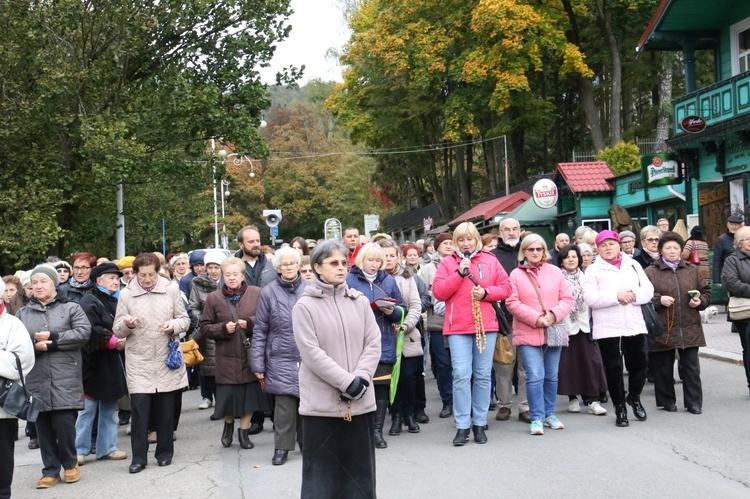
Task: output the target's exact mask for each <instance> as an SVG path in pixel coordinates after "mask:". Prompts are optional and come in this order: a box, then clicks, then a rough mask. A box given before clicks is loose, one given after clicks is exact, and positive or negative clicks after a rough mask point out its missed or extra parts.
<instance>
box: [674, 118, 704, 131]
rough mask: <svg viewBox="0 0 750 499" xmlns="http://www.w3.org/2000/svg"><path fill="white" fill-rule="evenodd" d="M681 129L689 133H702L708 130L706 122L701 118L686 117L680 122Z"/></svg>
mask: <svg viewBox="0 0 750 499" xmlns="http://www.w3.org/2000/svg"><path fill="white" fill-rule="evenodd" d="M680 128H682V130H683V131H684V132H687V133H700V132H702V131H703V130H705V129H706V120H704V119H703V118H701V117H700V116H685V117H684V118H682V119H681V120H680Z"/></svg>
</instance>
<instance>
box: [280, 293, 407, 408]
mask: <svg viewBox="0 0 750 499" xmlns="http://www.w3.org/2000/svg"><path fill="white" fill-rule="evenodd" d="M394 285H395V283H394ZM292 328H293V329H294V339H295V341H296V342H297V348H298V349H299V353H300V356H301V357H302V364H301V365H300V369H299V395H300V405H299V413H300V414H301V415H303V416H320V417H331V418H341V417H342V415H344V416H345V415H347V406H348V403H347V402H343V401H341V399H340V397H341V393H342V392H345V391H346V389H347V388H348V387H349V385H350V384H351V383H352V382H353V381H354V378H355V377H356V376H359V377H361V378H363V379H364V380H366V381H367V382H368V383H369V384H370V386H369V387H368V388H367V390H366V391H365V393H364V395H363V396H362V397H361V398H360V399H359V400H354V401H352V402H351V407H350V410H351V414H352V416H358V415H360V414H366V413H370V412H373V411H375V388H374V387H373V384H372V376H373V374H374V373H375V369H376V368H377V366H378V361H379V360H380V356H381V345H380V339H381V331H380V328H379V326H378V324H377V322H376V321H375V315H374V314H373V313H372V308H370V299H369V298H367V297H366V296H363V295H362V293H360V292H359V291H357V290H354V289H351V288H349V287H348V286H346V284H339V285H338V286H333V285H331V284H328V283H326V282H323V281H314V282H312V283H310V285H309V286H307V287H306V288H305V291H304V293H303V294H302V297H301V298H300V299H299V301H298V302H297V304H296V305H295V306H294V309H293V310H292Z"/></svg>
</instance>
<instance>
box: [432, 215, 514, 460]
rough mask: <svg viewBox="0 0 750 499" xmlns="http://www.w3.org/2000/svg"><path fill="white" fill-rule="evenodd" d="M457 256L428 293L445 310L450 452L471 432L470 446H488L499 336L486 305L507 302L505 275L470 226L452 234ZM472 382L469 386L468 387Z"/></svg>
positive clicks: (443, 267)
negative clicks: (492, 376)
mask: <svg viewBox="0 0 750 499" xmlns="http://www.w3.org/2000/svg"><path fill="white" fill-rule="evenodd" d="M453 247H454V249H455V252H454V253H453V254H451V255H448V256H446V257H445V258H443V260H442V262H440V267H439V268H438V270H437V272H436V273H435V279H434V281H433V283H432V292H433V295H434V297H435V299H436V300H440V301H444V302H445V306H446V311H445V323H444V326H443V334H444V335H445V336H447V337H448V343H449V345H450V352H451V360H452V363H453V412H454V419H455V422H456V430H457V431H456V436H455V438H454V439H453V445H454V446H462V445H464V444H465V443H466V442H467V441H468V439H469V433H470V432H471V431H472V430H473V432H474V441H475V442H476V443H478V444H484V443H487V435H486V434H485V432H484V427H485V425H486V424H487V410H488V409H489V406H490V385H491V381H490V373H491V371H492V354H493V352H494V350H495V341H496V340H497V333H498V331H499V330H500V325H499V324H498V321H497V317H496V316H495V309H494V308H493V307H492V305H491V303H490V302H497V301H500V300H505V299H506V298H508V296H510V293H511V290H512V288H511V285H510V280H509V279H508V275H507V274H506V273H505V270H504V269H503V267H502V266H501V265H500V262H499V261H498V259H497V258H496V257H495V256H494V255H492V254H490V253H485V252H484V251H482V240H481V238H480V237H479V232H478V231H477V228H476V227H475V226H474V224H471V223H468V222H464V223H462V224H460V225H459V226H458V227H456V230H455V232H454V233H453ZM472 379H473V383H472Z"/></svg>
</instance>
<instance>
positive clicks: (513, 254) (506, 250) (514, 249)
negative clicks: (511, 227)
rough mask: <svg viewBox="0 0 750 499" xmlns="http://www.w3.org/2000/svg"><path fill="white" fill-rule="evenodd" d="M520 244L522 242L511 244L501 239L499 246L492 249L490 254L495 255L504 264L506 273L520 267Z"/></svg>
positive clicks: (498, 242)
mask: <svg viewBox="0 0 750 499" xmlns="http://www.w3.org/2000/svg"><path fill="white" fill-rule="evenodd" d="M520 246H521V243H518V244H517V245H515V246H509V245H507V244H505V242H504V241H503V240H502V239H500V240H498V241H497V247H496V248H495V249H493V250H492V251H490V254H492V255H495V257H496V258H497V260H498V261H499V262H500V265H502V266H503V269H504V270H505V273H506V274H508V275H510V273H511V272H513V271H514V270H515V269H516V267H518V249H519V248H520Z"/></svg>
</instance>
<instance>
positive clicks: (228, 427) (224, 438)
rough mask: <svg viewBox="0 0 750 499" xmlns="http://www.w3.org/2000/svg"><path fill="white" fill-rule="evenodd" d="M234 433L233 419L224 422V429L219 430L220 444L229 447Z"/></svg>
mask: <svg viewBox="0 0 750 499" xmlns="http://www.w3.org/2000/svg"><path fill="white" fill-rule="evenodd" d="M233 434H234V421H232V422H231V423H224V431H223V432H221V445H223V446H224V447H229V446H230V445H232V435H233Z"/></svg>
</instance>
